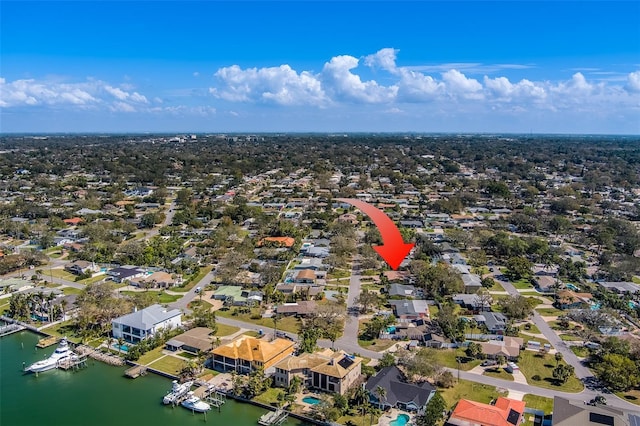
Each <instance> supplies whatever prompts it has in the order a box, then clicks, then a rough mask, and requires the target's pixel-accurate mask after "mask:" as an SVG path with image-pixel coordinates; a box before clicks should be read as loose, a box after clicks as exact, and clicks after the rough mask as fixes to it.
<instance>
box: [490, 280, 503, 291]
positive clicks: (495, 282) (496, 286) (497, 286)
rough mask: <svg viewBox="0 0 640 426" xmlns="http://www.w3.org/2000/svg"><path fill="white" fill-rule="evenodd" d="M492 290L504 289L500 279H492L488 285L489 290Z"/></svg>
mask: <svg viewBox="0 0 640 426" xmlns="http://www.w3.org/2000/svg"><path fill="white" fill-rule="evenodd" d="M492 291H504V287H502V284H500V281H498V280H493V285H492V286H491V287H489V292H492Z"/></svg>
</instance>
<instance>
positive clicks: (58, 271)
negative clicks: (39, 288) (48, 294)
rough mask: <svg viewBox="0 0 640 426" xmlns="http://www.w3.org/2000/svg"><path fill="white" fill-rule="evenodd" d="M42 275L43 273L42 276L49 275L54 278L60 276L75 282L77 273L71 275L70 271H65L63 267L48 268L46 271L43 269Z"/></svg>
mask: <svg viewBox="0 0 640 426" xmlns="http://www.w3.org/2000/svg"><path fill="white" fill-rule="evenodd" d="M46 272H49V273H48V274H47V273H46ZM42 275H43V278H45V277H46V276H47V275H49V276H54V277H56V278H62V279H63V280H67V281H71V282H75V280H76V276H77V275H73V274H72V273H70V272H67V271H65V270H64V269H49V270H48V271H45V270H43V271H42Z"/></svg>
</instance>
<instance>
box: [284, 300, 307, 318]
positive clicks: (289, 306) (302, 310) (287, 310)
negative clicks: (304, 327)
mask: <svg viewBox="0 0 640 426" xmlns="http://www.w3.org/2000/svg"><path fill="white" fill-rule="evenodd" d="M315 309H316V302H315V301H313V300H301V301H299V302H296V303H285V304H283V305H279V306H277V307H276V312H277V313H279V314H301V315H306V314H310V313H311V312H313V311H314V310H315Z"/></svg>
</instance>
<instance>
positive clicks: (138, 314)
mask: <svg viewBox="0 0 640 426" xmlns="http://www.w3.org/2000/svg"><path fill="white" fill-rule="evenodd" d="M181 325H182V312H180V310H179V309H167V308H165V307H164V306H162V305H158V304H155V305H151V306H148V307H146V308H144V309H141V310H137V309H136V310H134V311H133V312H132V313H130V314H127V315H123V316H121V317H118V318H116V319H114V320H112V321H111V334H112V335H113V337H114V338H116V339H120V338H123V339H124V340H125V341H126V342H127V343H134V344H135V343H139V342H140V341H141V340H143V339H146V338H147V337H151V336H153V335H154V334H155V333H157V332H158V331H159V330H161V329H165V330H166V329H173V328H177V327H180V326H181Z"/></svg>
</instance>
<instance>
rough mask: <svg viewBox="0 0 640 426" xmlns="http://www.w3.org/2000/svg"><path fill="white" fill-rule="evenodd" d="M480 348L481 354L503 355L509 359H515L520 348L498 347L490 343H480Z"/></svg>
mask: <svg viewBox="0 0 640 426" xmlns="http://www.w3.org/2000/svg"><path fill="white" fill-rule="evenodd" d="M480 346H482V353H484V354H486V355H505V356H509V357H516V356H518V355H520V347H518V346H507V345H498V344H495V343H491V342H480Z"/></svg>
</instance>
